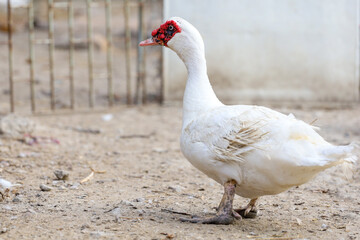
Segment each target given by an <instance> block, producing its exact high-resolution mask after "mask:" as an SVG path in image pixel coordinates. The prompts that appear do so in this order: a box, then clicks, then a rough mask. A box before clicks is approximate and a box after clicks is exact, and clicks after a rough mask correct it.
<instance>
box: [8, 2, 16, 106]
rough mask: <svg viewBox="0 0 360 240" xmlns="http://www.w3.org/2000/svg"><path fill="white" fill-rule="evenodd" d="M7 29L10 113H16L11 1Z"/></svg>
mask: <svg viewBox="0 0 360 240" xmlns="http://www.w3.org/2000/svg"><path fill="white" fill-rule="evenodd" d="M7 27H8V49H9V56H8V59H9V88H10V111H11V112H14V110H15V107H14V76H13V65H14V62H13V61H14V60H13V42H12V12H11V0H7Z"/></svg>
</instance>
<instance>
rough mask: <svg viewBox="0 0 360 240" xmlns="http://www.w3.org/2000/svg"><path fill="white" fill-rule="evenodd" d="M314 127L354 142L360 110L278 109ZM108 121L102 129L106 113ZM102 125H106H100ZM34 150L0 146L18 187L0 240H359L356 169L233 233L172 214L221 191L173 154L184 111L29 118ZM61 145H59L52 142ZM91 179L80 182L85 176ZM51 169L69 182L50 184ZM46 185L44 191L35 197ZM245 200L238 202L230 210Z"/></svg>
mask: <svg viewBox="0 0 360 240" xmlns="http://www.w3.org/2000/svg"><path fill="white" fill-rule="evenodd" d="M279 110H281V111H282V112H285V113H289V112H293V113H294V114H295V115H296V116H297V117H299V118H301V119H303V120H305V121H308V122H311V121H312V120H314V119H318V121H317V125H318V126H320V127H321V128H322V130H321V134H322V135H323V136H324V137H325V138H326V139H328V140H329V141H331V142H334V143H337V144H345V143H349V142H350V141H354V140H356V141H359V140H360V129H359V126H360V125H359V124H360V114H359V112H360V108H359V107H355V108H352V109H344V110H314V109H307V110H299V109H279ZM106 114H111V115H112V117H113V118H112V119H111V120H109V121H105V120H104V119H103V118H104V115H106ZM105 118H106V117H105ZM30 119H31V120H33V121H34V122H35V123H36V124H37V128H36V131H35V132H34V133H33V135H34V136H42V137H46V138H47V139H42V141H41V143H40V144H33V145H28V144H26V143H23V142H21V141H18V140H14V139H1V144H0V177H1V178H4V179H6V180H8V181H11V182H12V183H18V184H21V186H19V187H17V188H16V189H17V193H16V194H15V193H11V194H9V196H8V197H6V198H5V199H4V200H3V201H2V202H1V203H0V239H97V238H99V239H359V238H360V230H359V229H360V212H359V209H360V200H359V199H360V198H359V197H360V181H359V180H360V175H359V173H360V168H359V167H357V169H356V172H355V175H354V179H353V180H352V181H350V182H349V181H347V180H345V179H344V177H343V173H342V171H341V167H335V168H332V169H328V170H327V171H325V172H323V173H321V174H319V175H318V176H317V177H316V178H315V179H313V180H312V181H311V182H309V183H307V184H305V185H302V186H300V187H298V188H292V189H290V190H288V191H286V192H284V193H282V194H279V195H277V196H265V197H263V198H261V199H260V201H259V208H260V211H261V212H260V215H259V216H258V217H257V218H256V219H249V220H248V219H244V220H242V221H237V222H236V223H235V224H233V225H228V226H213V225H201V224H190V223H182V222H180V221H179V220H178V219H179V218H180V217H184V216H183V215H181V214H176V213H174V212H181V213H188V214H196V215H202V216H204V215H209V214H212V213H214V212H215V210H214V208H215V207H216V206H217V205H218V203H219V201H220V199H221V196H222V187H221V186H220V185H219V184H217V183H215V182H214V181H213V180H211V179H209V178H208V177H206V176H205V175H204V174H202V173H201V172H199V171H198V170H196V169H195V168H194V167H192V166H191V165H190V163H188V162H187V160H186V159H185V158H184V157H183V156H182V154H181V152H180V148H179V140H178V139H179V135H180V127H181V108H179V107H175V106H167V107H159V106H147V107H138V108H135V107H131V108H125V107H124V108H116V109H112V110H109V111H107V112H91V113H90V112H83V113H78V114H66V113H63V114H60V113H58V114H55V115H41V116H31V117H30ZM50 138H52V140H55V139H56V140H58V141H59V144H57V143H56V141H49V140H50ZM89 167H92V168H93V169H94V170H95V171H100V172H101V171H104V172H103V173H100V172H96V173H95V174H94V177H93V178H92V179H90V180H89V181H87V182H85V183H83V184H79V183H80V181H81V180H82V179H84V178H85V177H86V176H88V175H89V174H90V173H91V170H90V168H89ZM57 169H61V170H65V171H68V172H69V179H68V180H65V181H59V180H56V177H55V175H54V173H53V172H54V171H55V170H57ZM40 184H46V185H48V186H50V187H51V188H52V190H51V191H48V192H46V191H41V190H40V188H39V186H40ZM247 201H248V200H247V199H243V198H241V197H236V199H235V206H243V205H245V204H246V203H247Z"/></svg>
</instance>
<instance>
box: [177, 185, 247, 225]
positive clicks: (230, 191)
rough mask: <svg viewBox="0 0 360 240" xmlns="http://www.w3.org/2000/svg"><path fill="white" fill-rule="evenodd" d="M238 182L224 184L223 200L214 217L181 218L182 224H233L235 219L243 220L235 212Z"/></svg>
mask: <svg viewBox="0 0 360 240" xmlns="http://www.w3.org/2000/svg"><path fill="white" fill-rule="evenodd" d="M235 187H236V181H234V180H230V181H228V182H226V183H225V184H224V195H223V197H222V199H221V202H220V205H219V207H218V210H217V213H216V215H215V216H214V217H207V218H198V217H194V218H190V219H185V218H181V219H180V220H181V221H182V222H191V223H204V224H225V225H227V224H231V223H232V222H233V221H234V218H237V219H241V216H240V215H239V214H238V213H236V212H235V211H234V210H233V200H234V196H235Z"/></svg>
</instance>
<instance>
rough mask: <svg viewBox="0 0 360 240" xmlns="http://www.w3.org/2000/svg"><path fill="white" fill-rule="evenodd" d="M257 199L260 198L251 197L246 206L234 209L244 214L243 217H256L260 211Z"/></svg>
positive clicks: (241, 214)
mask: <svg viewBox="0 0 360 240" xmlns="http://www.w3.org/2000/svg"><path fill="white" fill-rule="evenodd" d="M256 200H258V199H257V198H254V199H251V200H250V202H249V204H248V205H247V206H246V207H244V208H240V209H235V210H234V211H235V212H237V213H238V214H240V216H242V217H243V218H255V217H256V215H257V213H258V210H257V208H256V205H255V204H256Z"/></svg>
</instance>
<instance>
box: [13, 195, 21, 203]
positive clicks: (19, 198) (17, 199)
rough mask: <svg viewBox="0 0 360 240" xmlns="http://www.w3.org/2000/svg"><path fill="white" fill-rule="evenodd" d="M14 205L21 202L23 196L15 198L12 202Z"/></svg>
mask: <svg viewBox="0 0 360 240" xmlns="http://www.w3.org/2000/svg"><path fill="white" fill-rule="evenodd" d="M12 201H13V202H14V203H18V202H21V196H20V195H18V196H15V197H14V199H13V200H12Z"/></svg>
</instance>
